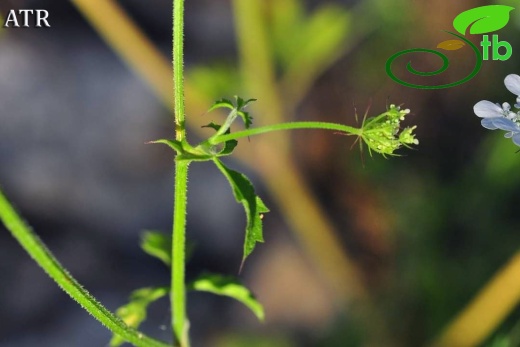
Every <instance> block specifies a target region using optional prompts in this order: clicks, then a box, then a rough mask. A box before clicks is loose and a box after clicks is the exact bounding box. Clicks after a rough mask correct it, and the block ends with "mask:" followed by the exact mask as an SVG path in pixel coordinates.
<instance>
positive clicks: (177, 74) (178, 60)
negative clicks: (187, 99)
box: [173, 0, 186, 142]
mask: <svg viewBox="0 0 520 347" xmlns="http://www.w3.org/2000/svg"><path fill="white" fill-rule="evenodd" d="M183 69H184V0H174V1H173V88H174V94H175V131H176V136H175V138H176V139H177V141H183V142H184V141H186V130H185V123H184V71H183Z"/></svg>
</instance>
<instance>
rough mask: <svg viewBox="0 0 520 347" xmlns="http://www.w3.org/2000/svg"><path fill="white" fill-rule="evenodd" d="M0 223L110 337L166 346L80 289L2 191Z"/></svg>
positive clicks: (139, 344)
mask: <svg viewBox="0 0 520 347" xmlns="http://www.w3.org/2000/svg"><path fill="white" fill-rule="evenodd" d="M0 220H1V221H2V222H3V223H4V225H5V227H6V228H7V229H8V230H9V231H10V232H11V234H12V235H13V236H14V238H15V239H16V240H17V241H18V242H19V243H20V244H21V245H22V247H23V248H24V249H25V250H26V251H27V253H29V255H30V256H31V257H32V258H33V259H34V260H35V261H36V262H37V263H38V265H40V266H41V267H42V268H43V270H44V271H45V272H46V273H47V275H49V276H50V277H51V278H52V279H53V280H54V281H55V282H56V283H57V284H58V286H60V288H61V289H63V290H64V291H65V292H66V293H67V294H68V295H69V296H70V297H71V298H72V299H74V300H75V301H76V302H77V303H78V304H80V305H81V307H83V308H84V309H85V310H87V311H88V313H90V314H91V315H92V316H94V318H96V319H97V320H98V321H99V322H100V323H101V324H103V325H104V326H105V327H107V328H108V329H109V330H110V331H111V332H112V333H114V334H117V335H120V336H121V337H123V338H124V339H125V340H127V341H128V342H130V343H132V344H134V345H135V346H137V347H167V346H168V345H167V344H165V343H162V342H160V341H157V340H154V339H152V338H150V337H148V336H145V335H143V334H142V333H140V332H138V331H136V330H135V329H132V328H130V327H128V326H127V325H126V324H125V323H124V322H123V321H122V320H121V319H119V318H118V317H116V316H115V315H113V314H112V313H111V312H110V311H109V310H107V309H106V308H105V307H104V306H103V305H101V303H100V302H98V301H97V300H96V299H95V298H94V297H93V296H92V295H91V294H90V293H89V292H88V291H87V290H86V289H85V288H83V287H82V286H81V285H80V284H79V283H78V282H77V281H76V280H75V279H74V278H73V277H72V276H71V275H70V274H69V273H68V271H67V270H66V269H65V268H64V267H63V266H62V265H61V264H60V263H59V262H58V260H57V259H56V258H55V257H54V255H53V254H52V253H51V252H50V251H49V249H47V247H46V246H45V245H44V244H43V242H42V241H41V240H40V239H39V238H38V236H37V235H36V234H35V233H34V232H33V231H32V230H31V228H30V227H29V226H28V225H27V224H26V223H25V222H24V221H23V220H22V218H21V217H20V216H19V215H18V214H17V213H16V211H15V210H14V208H13V207H12V206H11V204H10V203H9V201H8V200H7V199H6V197H5V196H4V195H3V193H2V191H0Z"/></svg>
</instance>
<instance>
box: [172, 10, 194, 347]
mask: <svg viewBox="0 0 520 347" xmlns="http://www.w3.org/2000/svg"><path fill="white" fill-rule="evenodd" d="M183 54H184V0H174V1H173V85H174V101H175V138H176V139H177V141H180V142H183V143H184V142H186V129H185V116H184V85H183V82H184V81H183V79H184V75H183V74H184V71H183V68H184V62H183ZM188 165H189V162H176V164H175V197H174V199H175V200H174V208H173V237H172V256H173V259H172V267H171V270H172V274H171V288H172V290H171V294H170V300H171V304H172V327H173V332H174V334H175V338H176V339H177V342H178V343H179V344H180V346H181V347H188V346H189V338H188V324H187V319H186V284H185V276H184V270H185V266H186V264H185V252H186V203H187V199H188V195H187V189H188Z"/></svg>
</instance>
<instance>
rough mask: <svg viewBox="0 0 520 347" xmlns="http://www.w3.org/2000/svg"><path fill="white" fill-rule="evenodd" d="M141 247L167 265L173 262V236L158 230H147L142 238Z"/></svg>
mask: <svg viewBox="0 0 520 347" xmlns="http://www.w3.org/2000/svg"><path fill="white" fill-rule="evenodd" d="M141 248H142V249H143V251H144V252H145V253H146V254H149V255H151V256H152V257H155V258H157V259H159V260H161V261H162V262H163V263H165V264H166V265H167V266H170V265H171V262H172V237H171V235H165V234H163V233H161V232H158V231H145V233H144V234H143V236H142V239H141Z"/></svg>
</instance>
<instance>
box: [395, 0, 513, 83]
mask: <svg viewBox="0 0 520 347" xmlns="http://www.w3.org/2000/svg"><path fill="white" fill-rule="evenodd" d="M513 9H514V7H511V6H505V5H488V6H481V7H476V8H473V9H471V10H467V11H464V12H462V13H461V14H459V15H458V16H457V17H455V19H454V20H453V27H454V28H455V30H456V31H457V32H458V33H455V32H451V31H445V32H446V33H447V34H449V35H451V36H453V37H454V38H453V39H451V40H447V41H443V42H441V43H439V44H438V45H437V48H440V49H443V50H446V51H455V50H458V49H461V48H463V47H465V46H466V45H467V46H469V47H470V48H471V49H472V50H473V52H474V54H475V67H474V68H473V70H472V71H471V72H470V73H469V75H467V76H466V77H464V78H462V79H460V80H458V81H455V82H452V83H447V84H441V85H433V86H429V85H421V84H414V83H409V82H406V81H404V80H402V79H400V78H399V77H397V76H396V75H395V74H394V73H393V71H392V63H393V62H394V60H396V59H397V58H399V57H400V56H402V55H405V54H409V53H429V54H434V55H436V56H438V57H439V58H440V59H441V60H442V66H441V67H440V68H439V69H437V70H435V71H427V72H425V71H419V70H416V69H414V68H413V67H412V62H411V61H409V62H408V64H407V65H406V70H407V71H408V72H410V73H412V74H414V75H417V76H426V77H427V76H435V75H438V74H441V73H443V72H444V71H446V70H447V69H448V67H449V59H448V57H446V55H445V54H443V53H441V52H439V51H436V50H433V49H427V48H413V49H407V50H404V51H400V52H397V53H395V54H394V55H392V56H391V57H390V58H388V60H387V61H386V73H387V74H388V76H390V78H391V79H392V80H394V81H395V82H397V83H399V84H402V85H403V86H406V87H410V88H417V89H444V88H451V87H455V86H458V85H459V84H462V83H466V82H467V81H469V80H470V79H472V78H473V77H475V76H476V75H477V74H478V72H479V71H480V68H481V67H482V62H483V61H484V60H489V59H492V60H500V61H505V60H507V59H509V58H511V56H512V54H513V47H511V44H510V43H509V42H507V41H500V40H499V38H498V35H497V34H493V35H491V36H490V35H488V34H489V33H492V32H495V31H497V30H500V29H502V28H503V27H505V26H506V25H507V23H508V22H509V13H510V12H511V11H512V10H513ZM468 29H469V34H473V35H482V41H481V42H480V46H481V47H482V53H481V52H480V48H479V47H477V46H476V45H475V44H473V43H472V42H471V41H469V40H468V39H467V38H466V37H465V36H466V31H467V30H468Z"/></svg>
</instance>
